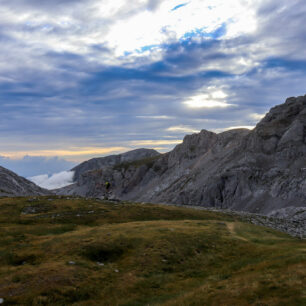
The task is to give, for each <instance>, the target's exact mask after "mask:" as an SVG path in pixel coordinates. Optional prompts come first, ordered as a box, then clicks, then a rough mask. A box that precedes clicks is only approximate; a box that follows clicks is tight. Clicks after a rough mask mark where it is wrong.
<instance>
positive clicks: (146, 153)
mask: <svg viewBox="0 0 306 306" xmlns="http://www.w3.org/2000/svg"><path fill="white" fill-rule="evenodd" d="M157 155H160V153H158V152H157V151H155V150H152V149H136V150H132V151H129V152H126V153H123V154H118V155H110V156H106V157H100V158H93V159H90V160H88V161H85V162H83V163H81V164H80V165H78V166H76V167H74V168H73V169H72V171H74V181H77V180H79V179H80V178H81V176H82V175H83V174H84V173H86V172H88V171H91V170H98V169H103V168H105V167H113V166H115V165H118V164H121V163H128V162H133V161H135V160H139V159H144V158H148V157H153V156H157Z"/></svg>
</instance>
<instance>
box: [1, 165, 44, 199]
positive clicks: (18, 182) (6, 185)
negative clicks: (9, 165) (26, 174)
mask: <svg viewBox="0 0 306 306" xmlns="http://www.w3.org/2000/svg"><path fill="white" fill-rule="evenodd" d="M47 194H50V191H48V190H46V189H42V188H40V187H38V186H37V185H35V184H34V183H32V182H30V181H29V180H27V179H25V178H23V177H21V176H18V175H17V174H16V173H14V172H12V171H10V170H8V169H5V168H3V167H1V166H0V196H2V197H3V196H5V197H7V196H9V197H12V196H28V195H47Z"/></svg>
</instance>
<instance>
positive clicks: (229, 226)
mask: <svg viewBox="0 0 306 306" xmlns="http://www.w3.org/2000/svg"><path fill="white" fill-rule="evenodd" d="M226 226H227V229H228V231H229V232H230V233H231V234H232V235H233V236H234V237H235V238H238V239H240V240H244V241H248V240H247V239H246V238H244V237H241V236H239V235H237V233H236V231H235V223H233V222H226Z"/></svg>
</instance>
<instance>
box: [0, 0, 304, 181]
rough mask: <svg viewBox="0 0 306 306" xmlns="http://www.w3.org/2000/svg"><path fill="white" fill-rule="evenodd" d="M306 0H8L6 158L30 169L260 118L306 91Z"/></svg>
mask: <svg viewBox="0 0 306 306" xmlns="http://www.w3.org/2000/svg"><path fill="white" fill-rule="evenodd" d="M305 15H306V5H305V1H304V0H290V1H288V0H190V1H177V0H168V1H167V0H164V1H163V0H155V1H154V0H133V1H123V0H53V1H49V0H0V43H1V48H0V114H1V120H0V165H2V166H4V167H7V168H9V169H11V170H13V171H16V172H17V173H18V174H20V175H23V176H26V177H29V176H37V175H46V174H47V175H49V176H50V175H51V174H54V173H57V172H61V171H65V170H69V169H71V168H72V167H73V166H74V165H76V164H77V163H79V162H81V161H84V160H87V159H89V158H92V157H98V156H105V155H110V154H117V153H121V152H124V151H128V150H131V149H135V148H141V147H146V148H154V149H156V150H158V151H160V152H166V151H169V150H171V149H172V148H173V147H174V146H175V145H177V144H178V143H180V142H181V141H182V139H183V137H184V135H186V134H191V133H195V132H198V131H200V130H201V129H207V130H211V131H215V132H221V131H224V130H227V129H230V128H235V127H247V128H253V127H254V126H255V125H256V123H257V122H258V121H259V120H260V119H261V118H262V117H263V115H264V114H265V113H266V112H267V111H268V110H269V109H270V108H271V107H273V106H274V105H276V104H280V103H283V102H284V101H285V99H286V98H287V97H290V96H298V95H304V94H305V91H306V90H305V83H306V73H305V71H306V52H305V49H306V27H305Z"/></svg>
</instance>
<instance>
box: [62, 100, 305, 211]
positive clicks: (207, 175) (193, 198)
mask: <svg viewBox="0 0 306 306" xmlns="http://www.w3.org/2000/svg"><path fill="white" fill-rule="evenodd" d="M126 154H130V153H126ZM108 159H110V160H114V162H107V163H106V162H104V161H106V160H108ZM85 165H91V166H90V167H85ZM305 168H306V96H301V97H297V98H294V97H292V98H288V99H287V100H286V102H285V103H284V104H281V105H278V106H275V107H273V108H272V109H271V110H270V111H269V112H268V114H267V115H266V116H265V117H264V118H263V119H262V120H261V121H260V122H259V123H258V124H257V126H256V127H255V128H254V129H253V130H251V131H250V130H246V129H234V130H230V131H226V132H223V133H220V134H216V133H213V132H209V131H206V130H202V131H201V132H200V133H198V134H193V135H188V136H185V138H184V140H183V143H182V144H180V145H178V146H176V147H175V148H174V149H173V150H172V151H171V152H169V153H166V154H162V155H158V154H153V155H152V156H150V157H146V158H144V159H140V158H135V159H133V160H122V159H121V158H120V157H106V158H104V159H103V162H102V159H100V162H99V163H98V162H97V160H95V161H93V160H91V161H89V162H87V164H86V163H85V164H84V163H83V164H81V165H80V166H77V167H76V168H74V169H73V170H74V171H76V174H75V184H73V185H70V186H68V187H65V188H62V189H60V190H58V191H57V192H58V193H59V194H71V195H80V196H86V197H103V196H104V195H105V192H106V191H105V187H104V184H105V181H109V182H110V183H111V196H112V197H114V198H119V199H125V200H135V201H146V202H153V203H175V204H184V205H198V206H206V207H217V208H223V209H224V208H229V209H234V210H242V211H250V212H258V213H264V214H267V213H270V212H271V211H274V210H278V209H281V208H284V207H289V206H294V207H301V206H306V169H305ZM80 169H81V170H82V171H80Z"/></svg>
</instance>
